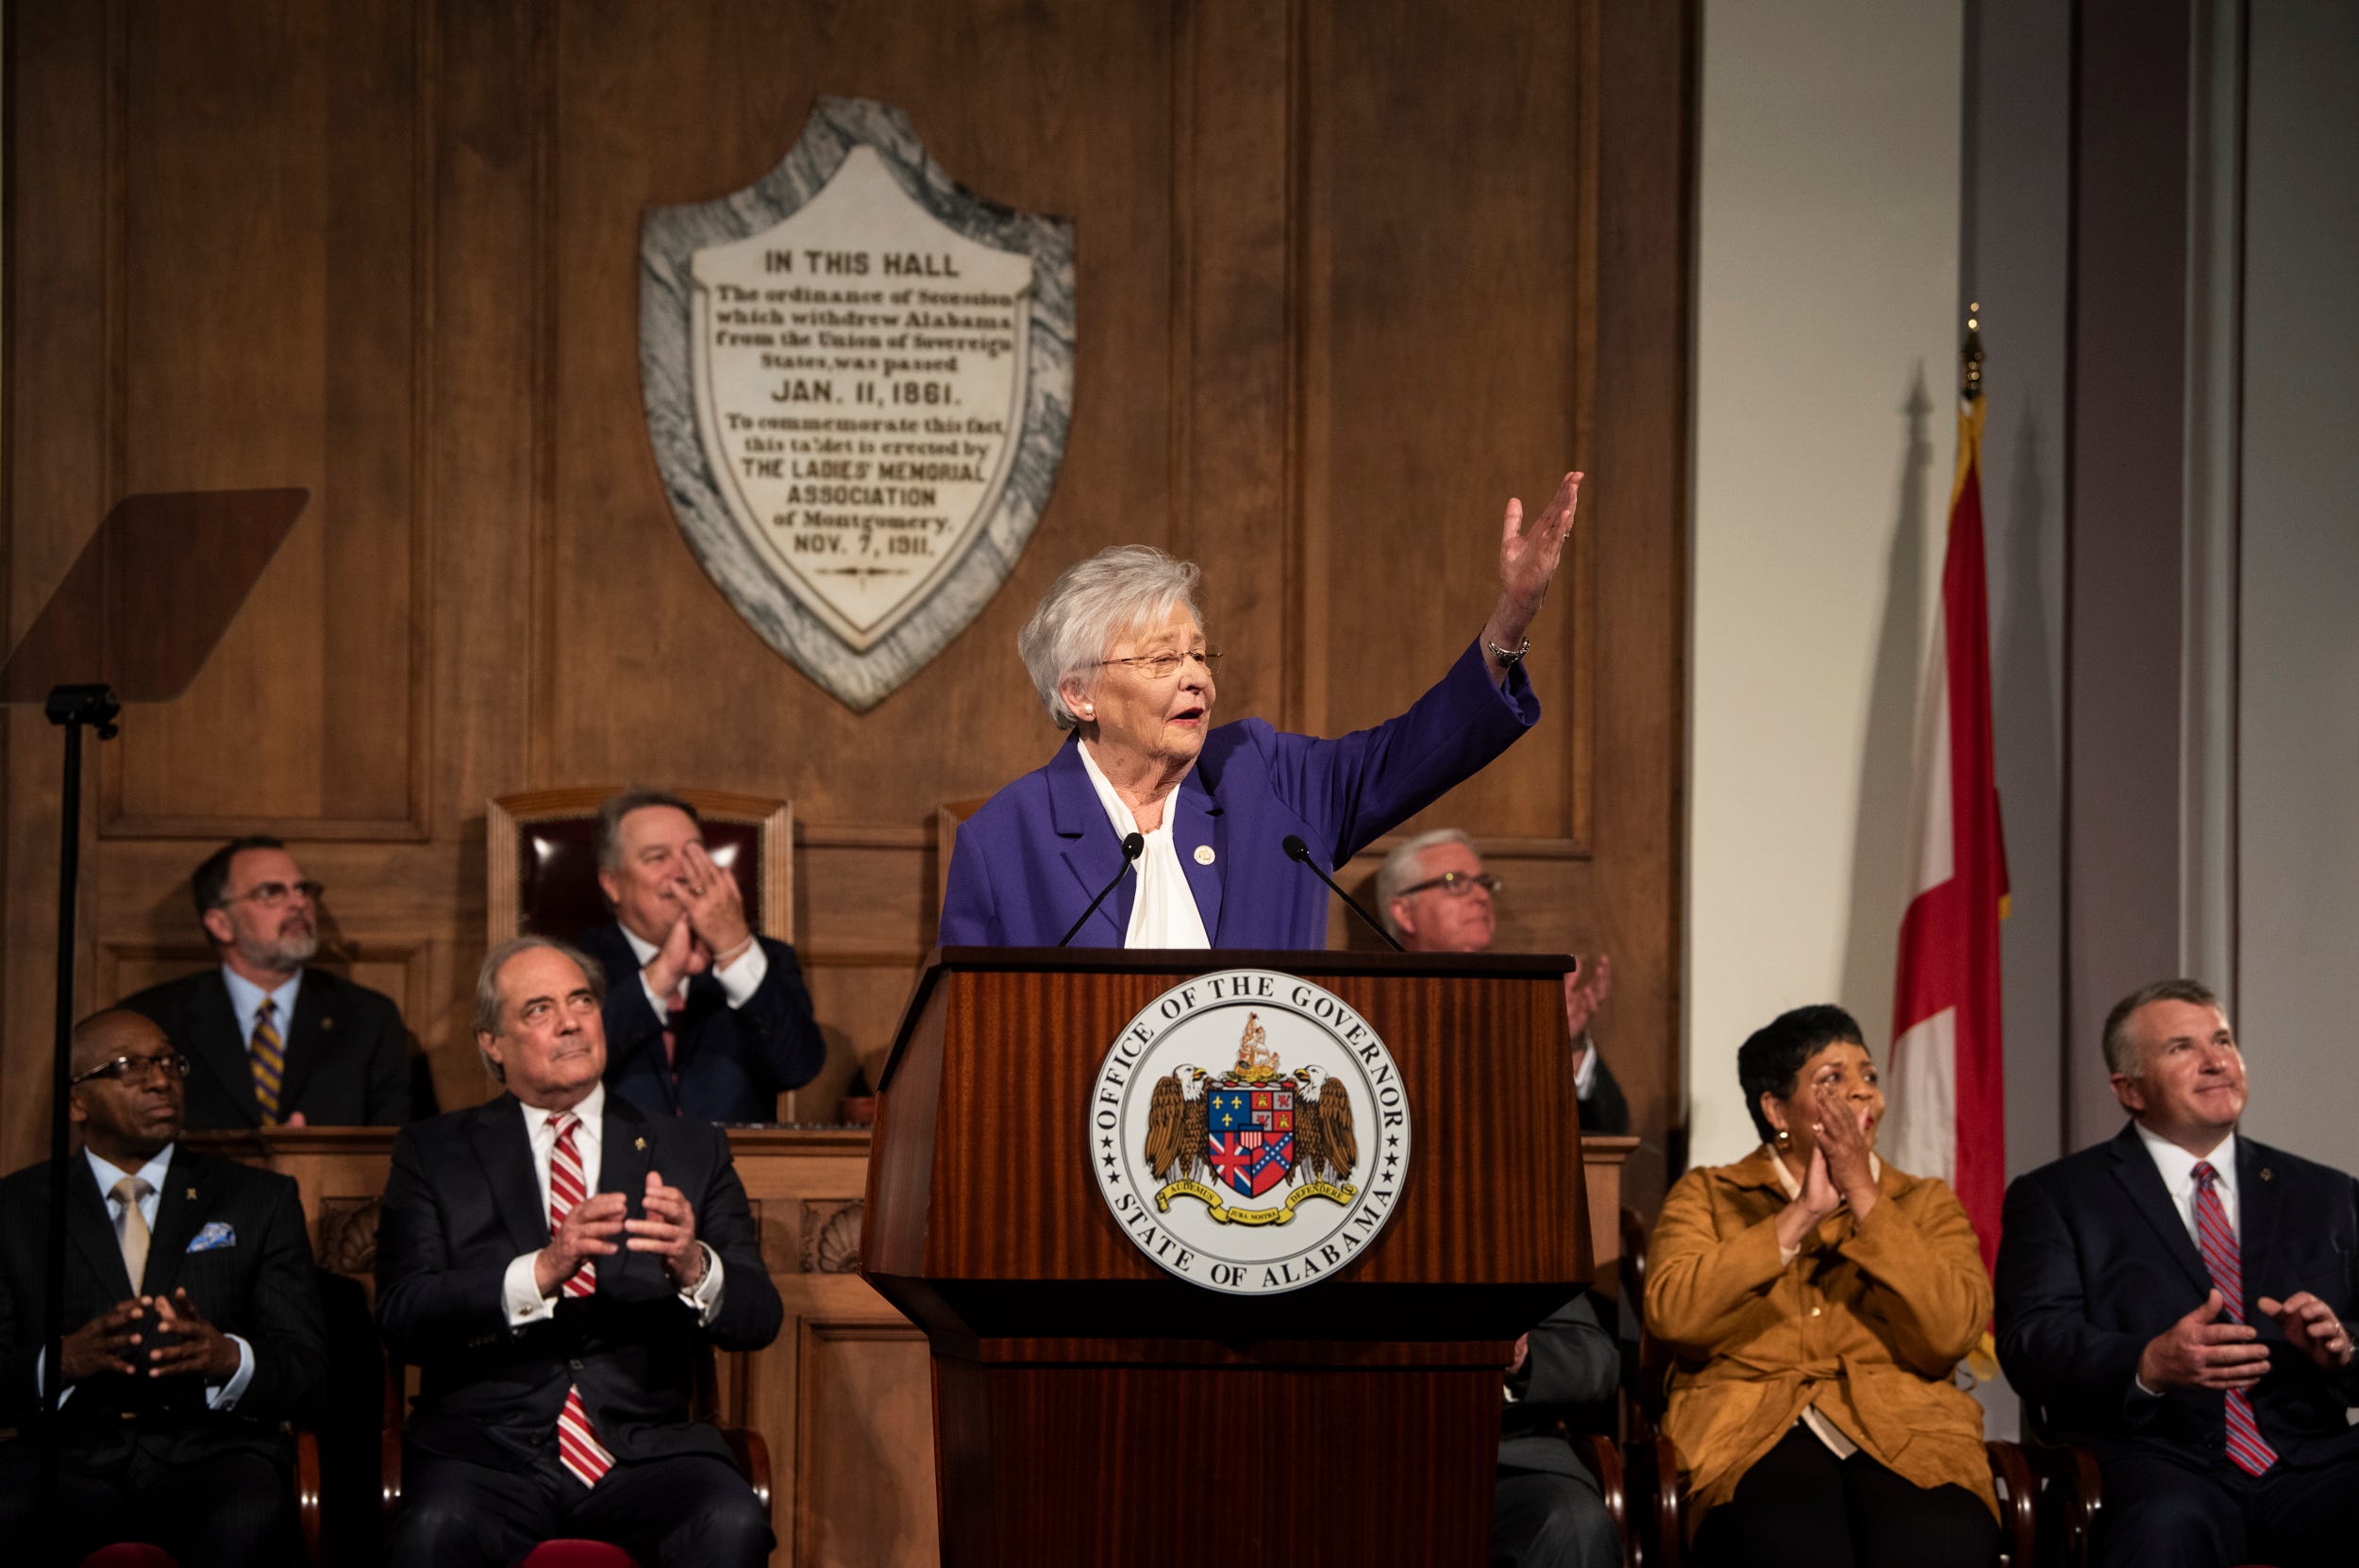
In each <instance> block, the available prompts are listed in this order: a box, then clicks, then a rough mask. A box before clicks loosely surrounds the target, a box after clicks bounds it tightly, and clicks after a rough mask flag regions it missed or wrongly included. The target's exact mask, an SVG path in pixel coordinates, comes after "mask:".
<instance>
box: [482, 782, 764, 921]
mask: <svg viewBox="0 0 2359 1568" xmlns="http://www.w3.org/2000/svg"><path fill="white" fill-rule="evenodd" d="M623 788H624V787H623V786H621V785H611V786H610V785H580V786H575V787H571V788H567V789H560V790H527V791H526V792H523V793H521V794H512V795H501V796H500V797H499V798H498V799H496V800H493V801H489V802H486V803H485V806H484V811H483V832H484V863H485V876H486V882H487V886H486V888H485V894H486V897H485V908H486V909H487V911H488V918H487V921H486V925H487V926H488V928H489V935H490V937H491V940H492V941H493V942H506V941H507V940H508V939H509V938H510V937H512V936H516V935H519V934H521V933H523V932H525V931H533V932H537V933H539V934H540V935H542V936H548V937H556V938H558V939H560V941H565V942H572V941H575V940H577V939H578V938H579V937H581V936H582V935H583V934H584V933H585V932H588V931H590V930H593V929H594V928H595V927H597V926H601V925H604V924H605V923H606V921H607V920H608V918H609V914H608V910H607V906H606V895H605V894H604V893H603V892H600V891H599V888H598V857H597V826H598V806H599V804H600V803H601V802H603V801H604V800H605V799H606V798H607V797H608V796H609V795H613V794H619V793H621V792H622V790H623ZM670 793H673V794H676V795H678V796H679V797H680V798H681V799H682V800H685V801H687V802H688V803H689V804H690V805H692V806H694V807H695V808H696V815H697V817H698V818H699V819H700V820H701V821H702V822H703V824H704V833H705V846H706V848H707V850H708V851H710V852H711V856H712V858H713V859H714V860H715V861H717V862H718V863H720V864H721V865H724V866H726V867H728V869H729V870H730V871H731V872H732V873H734V874H735V876H736V877H737V885H738V888H739V890H740V891H741V892H744V894H745V918H746V920H747V921H748V922H749V923H751V925H752V926H753V928H754V929H755V930H756V931H758V932H760V933H761V935H763V936H766V937H775V938H777V939H778V941H780V942H793V941H794V940H795V808H794V807H793V806H792V805H791V804H790V803H788V802H786V801H783V800H773V799H770V798H768V797H767V796H763V795H745V794H735V793H732V792H728V791H725V790H673V791H671V792H670Z"/></svg>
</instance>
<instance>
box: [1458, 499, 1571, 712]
mask: <svg viewBox="0 0 2359 1568" xmlns="http://www.w3.org/2000/svg"><path fill="white" fill-rule="evenodd" d="M1580 499H1581V475H1579V474H1567V475H1564V480H1563V482H1562V483H1560V484H1559V485H1558V486H1557V487H1556V493H1555V495H1553V496H1551V497H1550V498H1549V500H1548V506H1547V508H1546V509H1543V510H1542V511H1541V513H1540V516H1539V518H1538V520H1537V521H1536V522H1534V523H1533V524H1532V525H1531V527H1530V528H1526V527H1525V526H1524V504H1523V503H1522V502H1521V501H1519V500H1514V499H1512V498H1511V499H1510V500H1509V501H1508V503H1507V515H1506V518H1505V520H1504V521H1503V522H1502V523H1501V525H1500V528H1499V601H1498V606H1497V609H1493V610H1492V611H1491V619H1490V620H1489V621H1488V622H1487V623H1485V625H1484V626H1483V628H1482V638H1483V642H1485V643H1497V645H1498V646H1500V647H1502V648H1507V649H1510V650H1511V651H1512V650H1513V649H1514V648H1515V647H1517V646H1519V645H1520V644H1521V643H1522V642H1523V640H1524V633H1525V632H1526V631H1528V630H1529V629H1531V618H1532V617H1533V616H1535V615H1537V614H1539V613H1540V603H1541V601H1542V600H1543V599H1545V598H1547V597H1548V584H1549V582H1550V581H1552V580H1553V579H1554V578H1555V576H1556V568H1557V565H1558V563H1559V562H1560V561H1562V560H1563V559H1564V542H1565V540H1566V539H1568V538H1570V537H1571V535H1572V531H1573V512H1574V509H1575V508H1576V506H1577V505H1578V504H1579V502H1580ZM1485 657H1486V658H1488V659H1490V663H1491V666H1492V669H1491V673H1492V674H1493V675H1494V676H1499V677H1501V678H1504V677H1505V676H1506V673H1507V672H1506V668H1505V667H1504V666H1503V665H1501V664H1500V663H1499V661H1498V659H1497V657H1496V656H1493V655H1488V654H1486V655H1485Z"/></svg>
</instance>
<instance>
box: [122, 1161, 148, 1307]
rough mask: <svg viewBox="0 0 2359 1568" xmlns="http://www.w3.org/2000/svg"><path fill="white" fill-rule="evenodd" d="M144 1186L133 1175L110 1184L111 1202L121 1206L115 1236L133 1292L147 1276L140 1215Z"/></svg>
mask: <svg viewBox="0 0 2359 1568" xmlns="http://www.w3.org/2000/svg"><path fill="white" fill-rule="evenodd" d="M147 1191H148V1189H147V1183H146V1182H144V1181H142V1180H141V1179H140V1178H139V1177H137V1176H125V1177H124V1178H123V1179H122V1180H120V1181H118V1182H116V1183H115V1185H114V1198H115V1202H117V1203H119V1204H121V1205H123V1217H122V1218H121V1219H119V1220H117V1221H116V1222H115V1236H116V1238H117V1239H118V1240H119V1241H120V1242H121V1243H123V1266H124V1268H125V1269H126V1270H128V1271H129V1272H130V1276H131V1289H132V1290H133V1291H135V1292H136V1291H137V1290H138V1289H139V1288H140V1281H141V1280H142V1279H143V1278H145V1277H146V1276H147V1219H146V1216H144V1215H142V1213H141V1212H140V1200H141V1199H142V1198H143V1197H145V1196H147Z"/></svg>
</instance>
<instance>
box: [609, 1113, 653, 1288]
mask: <svg viewBox="0 0 2359 1568" xmlns="http://www.w3.org/2000/svg"><path fill="white" fill-rule="evenodd" d="M598 1138H599V1144H598V1191H599V1192H601V1193H622V1194H623V1197H624V1198H625V1200H626V1202H627V1207H628V1208H629V1209H630V1210H631V1212H633V1213H634V1214H640V1215H643V1216H644V1212H645V1207H644V1202H643V1200H644V1197H645V1195H646V1191H647V1172H648V1171H649V1170H651V1169H653V1168H654V1156H652V1155H651V1154H649V1153H648V1151H647V1124H646V1123H645V1122H644V1120H642V1119H641V1118H640V1117H639V1116H638V1114H637V1113H636V1112H635V1111H634V1110H633V1109H632V1108H631V1106H630V1104H629V1103H628V1102H627V1101H626V1100H624V1099H623V1098H622V1097H621V1096H619V1095H616V1094H613V1093H609V1094H608V1095H607V1097H606V1115H605V1116H604V1117H603V1118H602V1119H601V1120H600V1122H599V1126H598ZM629 1240H630V1238H629V1237H628V1236H627V1235H624V1236H617V1237H616V1238H614V1243H615V1245H616V1246H618V1247H621V1248H622V1250H621V1251H619V1252H617V1253H615V1254H614V1255H613V1256H612V1257H611V1258H601V1259H598V1289H600V1290H604V1289H606V1286H607V1282H608V1281H607V1276H608V1274H609V1272H610V1271H612V1272H614V1273H616V1274H617V1275H619V1274H621V1273H625V1272H634V1271H636V1270H638V1269H639V1268H641V1267H643V1266H644V1265H646V1264H649V1263H652V1262H654V1259H652V1258H650V1257H648V1256H647V1255H646V1254H644V1253H636V1252H633V1251H631V1250H630V1248H629V1247H628V1246H627V1244H626V1243H628V1242H629Z"/></svg>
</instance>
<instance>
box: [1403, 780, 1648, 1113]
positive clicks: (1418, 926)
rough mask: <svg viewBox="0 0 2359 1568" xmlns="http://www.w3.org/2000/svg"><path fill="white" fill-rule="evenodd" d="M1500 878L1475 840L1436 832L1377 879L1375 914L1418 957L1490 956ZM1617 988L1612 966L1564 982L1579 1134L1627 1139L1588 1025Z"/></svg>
mask: <svg viewBox="0 0 2359 1568" xmlns="http://www.w3.org/2000/svg"><path fill="white" fill-rule="evenodd" d="M1499 886H1500V884H1499V879H1498V878H1497V877H1496V876H1492V875H1491V874H1490V873H1489V872H1486V871H1484V870H1483V869H1482V857H1481V855H1480V854H1479V853H1477V852H1476V850H1475V846H1474V841H1473V840H1472V839H1469V838H1468V837H1467V836H1466V835H1465V834H1464V833H1463V832H1461V831H1459V830H1458V829H1457V828H1455V827H1437V828H1435V829H1433V830H1432V831H1431V832H1429V833H1420V834H1418V835H1417V836H1416V837H1414V838H1413V839H1410V840H1407V841H1406V842H1403V843H1402V844H1401V845H1400V847H1399V848H1397V849H1396V850H1394V851H1393V852H1392V853H1391V854H1390V855H1387V856H1386V857H1384V864H1383V865H1382V866H1381V867H1380V869H1379V870H1378V871H1377V874H1376V907H1377V909H1379V910H1380V911H1381V912H1382V915H1383V919H1384V928H1385V929H1386V930H1388V931H1390V932H1392V934H1393V939H1394V940H1395V941H1397V942H1399V943H1400V944H1401V946H1403V947H1405V948H1407V949H1408V950H1409V951H1410V952H1412V953H1487V952H1489V951H1490V949H1491V943H1492V941H1493V940H1494V939H1495V938H1496V937H1497V935H1498V916H1497V910H1496V909H1494V908H1493V901H1494V899H1495V898H1496V897H1497V893H1498V891H1499ZM1613 989H1614V960H1613V959H1610V958H1608V957H1606V956H1605V955H1604V954H1602V953H1600V954H1598V959H1597V962H1596V963H1594V964H1588V965H1584V966H1582V967H1581V969H1579V970H1576V971H1575V972H1573V973H1572V974H1569V975H1567V976H1564V1034H1565V1038H1566V1039H1568V1040H1570V1041H1571V1042H1572V1048H1573V1057H1574V1068H1573V1083H1574V1088H1575V1092H1576V1093H1578V1094H1579V1095H1580V1096H1581V1131H1583V1132H1603V1133H1625V1132H1628V1131H1629V1130H1630V1102H1629V1101H1628V1100H1627V1099H1625V1098H1623V1096H1622V1086H1621V1085H1620V1084H1619V1083H1616V1082H1615V1081H1614V1074H1613V1071H1612V1070H1611V1069H1609V1068H1608V1067H1607V1066H1606V1064H1605V1059H1604V1058H1603V1057H1602V1056H1601V1055H1600V1054H1599V1052H1598V1044H1597V1040H1596V1038H1595V1037H1594V1036H1593V1035H1592V1034H1591V1033H1590V1024H1591V1021H1592V1020H1594V1019H1595V1018H1596V1016H1597V1013H1598V1009H1599V1008H1602V1007H1604V1006H1605V1001H1606V998H1607V996H1609V995H1610V994H1612V993H1613Z"/></svg>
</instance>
